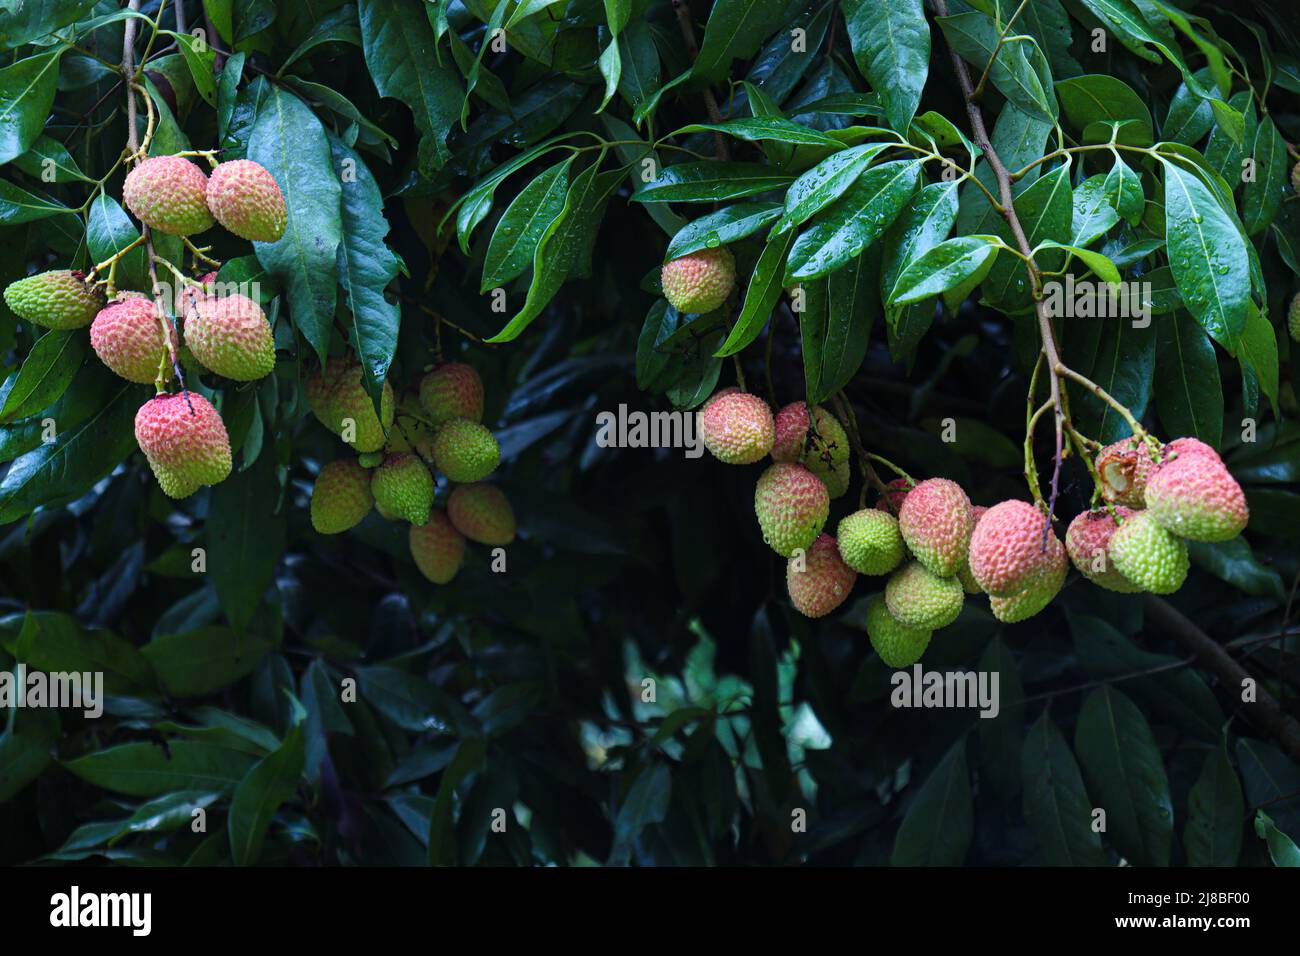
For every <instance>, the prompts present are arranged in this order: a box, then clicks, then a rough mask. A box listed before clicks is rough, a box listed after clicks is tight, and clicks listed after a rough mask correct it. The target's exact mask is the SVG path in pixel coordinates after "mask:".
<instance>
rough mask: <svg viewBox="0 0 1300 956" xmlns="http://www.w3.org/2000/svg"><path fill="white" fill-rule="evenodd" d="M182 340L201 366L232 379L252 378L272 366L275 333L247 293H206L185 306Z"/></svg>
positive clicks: (260, 375)
mask: <svg viewBox="0 0 1300 956" xmlns="http://www.w3.org/2000/svg"><path fill="white" fill-rule="evenodd" d="M185 344H186V345H188V346H189V348H190V351H191V352H193V353H194V357H195V358H196V359H198V360H199V362H200V363H202V365H203V367H204V368H207V369H209V370H210V371H213V372H216V373H217V374H218V375H223V376H225V377H226V378H229V379H233V380H235V381H236V382H255V381H257V380H258V379H259V378H265V377H266V376H267V375H270V374H271V370H272V369H274V368H275V336H274V335H273V334H272V332H271V323H270V322H268V321H267V320H266V313H265V312H263V311H262V307H261V306H260V305H258V304H257V303H256V302H254V301H253V300H252V299H250V298H248V296H244V295H238V294H235V295H224V296H206V297H204V298H199V299H195V300H193V301H192V302H190V303H188V304H187V305H186V308H185Z"/></svg>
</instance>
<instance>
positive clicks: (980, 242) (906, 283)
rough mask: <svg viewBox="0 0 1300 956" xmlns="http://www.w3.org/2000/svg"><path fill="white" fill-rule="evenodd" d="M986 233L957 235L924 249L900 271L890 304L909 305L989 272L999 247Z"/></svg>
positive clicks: (972, 280)
mask: <svg viewBox="0 0 1300 956" xmlns="http://www.w3.org/2000/svg"><path fill="white" fill-rule="evenodd" d="M989 240H990V237H988V236H958V237H957V238H955V239H948V240H946V241H944V242H941V243H939V245H937V246H935V247H934V248H932V249H929V250H927V251H926V252H924V253H923V254H922V255H921V256H919V257H918V258H917V259H915V260H913V262H912V264H911V265H909V266H908V267H907V268H906V269H904V270H903V272H902V274H901V275H900V276H899V277H898V282H897V284H896V285H895V292H894V296H893V298H892V299H891V300H890V304H891V305H910V304H911V303H913V302H920V301H922V300H923V299H928V298H931V297H932V296H936V295H938V294H939V293H941V292H947V291H948V290H949V289H952V288H955V287H957V286H959V285H962V284H965V283H969V284H971V285H974V284H978V283H979V282H980V280H981V279H982V278H983V277H984V276H986V275H988V271H989V269H990V268H992V266H993V261H994V257H995V256H997V253H998V247H997V246H996V245H994V244H993V243H992V242H990V241H989Z"/></svg>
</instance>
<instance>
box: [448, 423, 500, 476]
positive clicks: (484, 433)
mask: <svg viewBox="0 0 1300 956" xmlns="http://www.w3.org/2000/svg"><path fill="white" fill-rule="evenodd" d="M433 463H434V465H436V466H437V468H438V470H439V471H440V472H442V473H443V474H444V475H446V476H447V477H448V478H450V479H451V480H452V481H455V482H461V483H465V484H468V483H470V482H472V481H481V480H483V479H484V478H486V477H487V476H488V475H490V474H492V472H494V471H496V468H497V465H498V464H500V463H501V446H500V445H498V444H497V440H496V436H494V435H493V434H492V433H491V432H490V431H488V430H487V429H486V428H484V427H483V426H482V425H480V424H479V423H478V422H471V421H469V420H468V419H464V418H453V419H452V420H451V421H449V422H447V423H446V424H445V425H443V426H442V427H441V428H440V429H438V434H437V435H435V436H434V439H433Z"/></svg>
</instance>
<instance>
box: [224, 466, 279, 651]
mask: <svg viewBox="0 0 1300 956" xmlns="http://www.w3.org/2000/svg"><path fill="white" fill-rule="evenodd" d="M276 468H277V465H276V462H275V458H274V457H273V456H271V455H262V456H261V457H260V458H259V459H258V460H257V461H256V462H255V463H254V464H253V466H252V467H251V468H249V469H247V470H245V471H240V472H236V473H235V474H233V475H231V476H230V477H229V478H227V479H226V480H225V481H223V482H221V483H220V484H218V485H216V486H215V487H214V488H213V489H212V497H211V499H210V501H209V503H208V520H207V525H206V531H207V548H208V553H207V560H208V574H209V575H210V576H211V578H212V584H213V587H215V588H216V591H217V597H218V598H219V599H220V600H221V607H222V609H223V610H225V612H226V617H227V619H228V620H229V621H230V626H231V627H233V628H234V629H235V631H236V632H238V633H241V634H242V633H243V632H244V629H245V628H246V627H247V626H248V622H249V621H251V620H252V619H253V614H254V612H255V611H256V610H257V606H258V604H259V603H261V600H262V592H263V591H265V590H266V588H267V586H268V585H270V583H271V579H272V578H273V577H274V575H275V565H276V563H277V562H278V561H279V560H280V554H281V552H282V551H283V550H284V543H285V516H284V514H283V512H281V513H279V514H277V513H276V510H277V507H278V505H279V501H280V482H279V478H278V477H277V476H276Z"/></svg>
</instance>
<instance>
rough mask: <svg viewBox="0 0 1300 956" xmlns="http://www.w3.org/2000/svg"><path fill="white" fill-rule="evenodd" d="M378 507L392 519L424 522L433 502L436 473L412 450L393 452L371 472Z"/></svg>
mask: <svg viewBox="0 0 1300 956" xmlns="http://www.w3.org/2000/svg"><path fill="white" fill-rule="evenodd" d="M369 475H370V476H371V477H370V493H371V494H373V495H374V496H375V510H376V511H378V512H379V513H380V514H381V515H383V516H384V517H385V518H388V519H389V520H397V521H409V522H411V524H424V523H425V522H426V521H428V520H429V508H430V507H432V505H433V475H431V474H429V469H428V468H426V467H425V465H424V462H422V461H420V459H419V458H417V457H415V455H412V454H410V453H409V452H398V453H397V454H396V455H389V456H388V457H387V458H385V459H384V463H383V464H382V465H380V466H379V467H378V468H376V469H375V470H374V471H372V472H369Z"/></svg>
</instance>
